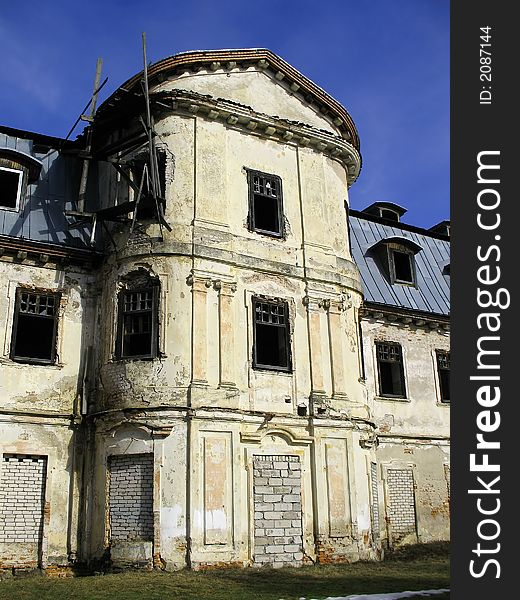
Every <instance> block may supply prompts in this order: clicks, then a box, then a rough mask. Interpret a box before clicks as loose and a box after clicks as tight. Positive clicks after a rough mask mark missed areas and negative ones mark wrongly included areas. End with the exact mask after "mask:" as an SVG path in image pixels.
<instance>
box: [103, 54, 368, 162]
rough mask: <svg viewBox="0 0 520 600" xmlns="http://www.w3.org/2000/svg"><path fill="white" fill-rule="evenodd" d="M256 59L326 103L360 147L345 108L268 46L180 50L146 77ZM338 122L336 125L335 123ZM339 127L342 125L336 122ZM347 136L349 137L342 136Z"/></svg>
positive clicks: (127, 87) (130, 85)
mask: <svg viewBox="0 0 520 600" xmlns="http://www.w3.org/2000/svg"><path fill="white" fill-rule="evenodd" d="M222 60H228V61H255V60H256V61H258V60H265V61H267V62H268V63H269V65H268V66H272V67H274V68H276V69H277V70H279V71H280V72H281V73H283V74H284V75H286V76H287V77H288V78H289V79H292V80H293V81H294V82H295V83H297V84H298V86H299V88H300V89H301V90H302V91H305V92H307V93H309V94H311V95H312V96H314V97H315V98H316V99H317V100H318V101H319V102H321V103H322V104H323V105H325V106H326V107H327V108H328V109H329V110H330V111H331V112H332V113H333V114H334V115H335V116H336V117H337V118H338V119H339V121H340V122H341V123H343V124H344V126H345V128H346V129H347V132H348V134H349V135H350V140H349V141H351V143H352V144H353V145H354V146H355V148H356V149H357V150H359V148H360V142H359V135H358V132H357V129H356V126H355V125H354V121H353V120H352V117H351V116H350V114H349V113H348V112H347V110H346V109H345V107H344V106H343V105H342V104H341V103H340V102H338V100H336V99H335V98H333V97H332V96H331V95H330V94H328V93H327V92H326V91H325V90H324V89H323V88H321V87H320V86H318V85H317V84H315V83H314V82H313V81H311V80H310V79H309V78H307V77H306V76H305V75H303V74H302V73H300V71H298V70H297V69H295V68H294V67H293V66H292V65H290V64H289V63H288V62H286V61H285V60H284V59H283V58H281V57H280V56H278V55H277V54H275V53H274V52H271V51H270V50H268V49H267V48H245V49H235V50H196V51H188V52H179V53H177V54H174V55H173V56H170V57H168V58H164V59H162V60H160V61H158V62H156V63H153V64H152V65H150V66H149V67H148V77H149V78H150V79H152V78H154V77H156V76H158V75H159V74H160V73H165V72H168V71H172V70H174V69H175V68H177V67H182V66H184V67H187V66H188V65H190V64H200V63H208V62H211V61H222ZM142 76H143V71H139V73H137V74H136V75H134V76H133V77H131V78H130V79H128V80H127V81H125V83H123V84H122V85H121V86H119V87H118V88H117V89H116V90H115V92H114V93H113V94H111V95H110V96H109V97H108V98H107V99H106V100H105V101H104V102H103V103H102V104H101V106H100V107H99V110H100V111H102V110H107V108H108V107H109V104H110V102H112V101H114V100H115V99H116V97H117V96H118V94H119V92H120V91H122V90H125V91H130V90H131V89H132V88H134V87H135V86H137V85H138V84H139V81H140V80H141V78H142ZM336 125H337V124H336ZM337 126H338V127H340V126H341V125H337ZM345 137H346V139H349V138H348V137H347V136H345Z"/></svg>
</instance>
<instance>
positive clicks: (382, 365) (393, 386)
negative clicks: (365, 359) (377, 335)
mask: <svg viewBox="0 0 520 600" xmlns="http://www.w3.org/2000/svg"><path fill="white" fill-rule="evenodd" d="M376 351H377V369H378V372H379V395H380V396H385V397H392V398H406V389H405V385H404V369H403V353H402V349H401V346H400V345H399V344H396V343H394V342H376Z"/></svg>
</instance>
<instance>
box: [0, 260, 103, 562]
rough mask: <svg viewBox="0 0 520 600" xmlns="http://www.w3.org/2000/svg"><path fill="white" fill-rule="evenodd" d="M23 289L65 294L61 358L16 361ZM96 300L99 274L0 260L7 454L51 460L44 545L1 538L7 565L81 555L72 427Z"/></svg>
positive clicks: (0, 369) (0, 407) (0, 408)
mask: <svg viewBox="0 0 520 600" xmlns="http://www.w3.org/2000/svg"><path fill="white" fill-rule="evenodd" d="M18 287H24V288H26V289H28V290H36V291H47V292H52V293H56V292H59V293H60V295H61V297H60V305H59V310H58V325H57V340H56V344H57V360H56V363H55V364H52V365H33V364H24V363H17V362H14V361H12V360H11V359H10V346H11V341H12V327H13V317H14V310H15V299H16V289H17V288H18ZM95 298H96V277H95V275H92V274H89V272H88V271H83V270H82V269H77V268H71V267H68V268H66V269H65V268H54V267H52V266H51V265H48V266H47V267H43V266H38V265H36V264H34V263H31V262H30V261H26V262H0V332H1V338H0V339H1V342H0V343H1V357H0V456H2V455H5V454H13V455H29V456H41V457H46V458H47V470H46V474H45V481H44V484H45V501H44V518H43V530H42V540H41V545H40V546H38V544H32V545H31V544H29V545H26V546H27V547H22V546H20V545H18V544H14V545H13V544H11V543H5V544H1V545H0V564H1V565H2V566H6V567H12V566H15V567H20V566H21V567H35V566H38V565H42V566H46V565H48V564H59V565H64V564H67V563H68V561H69V559H70V558H72V557H75V556H76V554H77V543H78V540H77V530H76V527H77V522H78V498H79V489H80V483H79V477H80V469H81V466H80V465H81V458H80V449H79V448H77V446H76V445H77V442H76V439H75V438H76V431H75V430H74V429H73V428H72V426H71V425H72V423H73V420H74V415H79V412H80V410H81V403H82V396H83V394H84V393H85V394H86V393H87V390H86V389H85V390H84V389H83V383H84V377H83V376H84V372H83V368H84V366H85V352H86V348H87V347H89V346H91V345H92V344H93V339H94V338H93V331H94V313H95V309H94V307H95ZM1 468H2V465H1V463H0V469H1ZM15 546H16V547H15Z"/></svg>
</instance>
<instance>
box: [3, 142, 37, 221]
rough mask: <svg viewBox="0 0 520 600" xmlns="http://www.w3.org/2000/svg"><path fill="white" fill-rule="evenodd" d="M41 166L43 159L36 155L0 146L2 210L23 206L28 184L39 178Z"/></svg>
mask: <svg viewBox="0 0 520 600" xmlns="http://www.w3.org/2000/svg"><path fill="white" fill-rule="evenodd" d="M41 168H42V163H41V161H39V160H38V159H37V158H34V156H31V155H30V154H27V153H25V152H22V151H21V150H16V149H14V148H3V147H0V211H1V210H11V211H13V212H18V211H19V210H21V209H22V208H23V201H22V200H23V198H25V195H26V190H27V185H28V184H30V183H34V182H35V181H37V180H38V177H39V176H40V171H41Z"/></svg>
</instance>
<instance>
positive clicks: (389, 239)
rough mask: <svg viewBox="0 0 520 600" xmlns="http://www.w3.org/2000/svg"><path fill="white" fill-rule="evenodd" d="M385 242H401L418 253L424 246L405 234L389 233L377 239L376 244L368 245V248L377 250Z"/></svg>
mask: <svg viewBox="0 0 520 600" xmlns="http://www.w3.org/2000/svg"><path fill="white" fill-rule="evenodd" d="M384 244H400V245H401V246H404V247H405V248H408V249H409V250H411V251H412V252H413V253H414V254H417V252H420V251H421V250H422V246H420V245H419V244H417V243H416V242H414V241H413V240H411V239H410V238H407V237H405V236H403V235H389V236H386V237H383V238H381V239H380V240H377V242H375V243H374V244H371V245H370V246H368V247H367V250H375V249H376V248H378V247H379V246H381V245H384Z"/></svg>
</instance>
